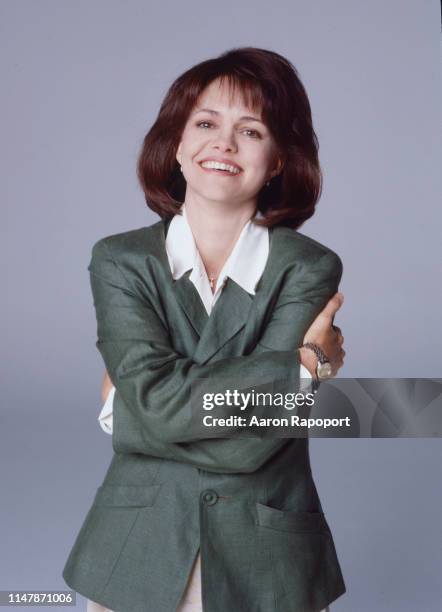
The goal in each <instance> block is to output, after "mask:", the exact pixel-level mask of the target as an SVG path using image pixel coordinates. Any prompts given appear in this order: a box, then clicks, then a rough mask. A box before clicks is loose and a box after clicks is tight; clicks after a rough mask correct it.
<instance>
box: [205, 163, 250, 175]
mask: <svg viewBox="0 0 442 612" xmlns="http://www.w3.org/2000/svg"><path fill="white" fill-rule="evenodd" d="M201 165H202V167H203V168H214V169H216V170H227V171H228V172H230V173H231V174H238V173H239V172H240V171H239V170H238V168H235V166H230V165H228V164H223V163H221V162H217V161H205V162H202V163H201Z"/></svg>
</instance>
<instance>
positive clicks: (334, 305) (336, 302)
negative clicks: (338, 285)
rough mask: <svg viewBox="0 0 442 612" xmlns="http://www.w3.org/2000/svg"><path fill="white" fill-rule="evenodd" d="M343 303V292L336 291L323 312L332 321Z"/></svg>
mask: <svg viewBox="0 0 442 612" xmlns="http://www.w3.org/2000/svg"><path fill="white" fill-rule="evenodd" d="M343 303H344V296H343V295H342V293H339V292H338V293H335V294H334V296H333V297H332V298H330V299H329V301H328V302H327V305H326V306H325V308H324V310H323V311H322V313H321V314H322V315H323V316H324V317H326V318H327V319H330V322H332V321H333V318H334V316H335V314H336V312H337V311H338V310H339V309H340V308H341V306H342V304H343Z"/></svg>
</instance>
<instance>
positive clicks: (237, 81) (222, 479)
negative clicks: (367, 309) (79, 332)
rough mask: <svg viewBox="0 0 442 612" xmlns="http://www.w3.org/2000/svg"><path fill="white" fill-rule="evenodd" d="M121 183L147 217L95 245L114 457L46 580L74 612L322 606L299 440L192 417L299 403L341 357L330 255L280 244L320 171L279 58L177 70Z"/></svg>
mask: <svg viewBox="0 0 442 612" xmlns="http://www.w3.org/2000/svg"><path fill="white" fill-rule="evenodd" d="M137 171H138V177H139V180H140V183H141V185H142V188H143V191H144V194H145V198H146V203H147V205H148V206H149V208H150V209H151V210H153V211H155V212H156V213H158V214H159V215H160V217H161V220H160V221H158V222H157V223H154V224H153V225H151V226H149V227H142V228H139V229H135V230H132V231H129V232H124V233H120V234H115V235H112V236H107V237H105V238H102V239H100V240H98V241H97V242H96V243H95V244H94V246H93V249H92V257H91V262H90V265H89V271H90V281H91V288H92V293H93V301H94V306H95V311H96V318H97V335H98V339H97V343H96V344H97V348H98V349H99V351H100V353H101V355H102V357H103V361H104V363H105V366H106V369H107V372H108V374H106V378H105V389H106V394H107V400H106V403H105V406H104V408H103V410H102V413H101V415H100V422H101V424H102V426H103V429H104V430H105V431H107V432H109V433H111V434H112V444H113V449H114V451H115V453H114V456H113V458H112V462H111V464H110V466H109V468H108V470H107V472H106V475H105V478H104V480H103V482H102V484H101V486H100V487H99V488H98V491H97V493H96V495H95V498H94V501H93V503H92V506H91V508H90V510H89V512H88V514H87V516H86V518H85V520H84V522H83V525H82V527H81V529H80V532H79V534H78V536H77V539H76V541H75V543H74V546H73V548H72V550H71V553H70V555H69V558H68V560H67V562H66V566H65V568H64V571H63V577H64V579H65V581H66V583H67V584H68V585H69V586H70V587H71V588H73V589H75V590H77V591H78V592H80V593H82V594H83V595H85V596H87V597H88V598H89V602H88V610H89V612H93V611H97V612H98V611H99V612H103V611H104V610H111V611H112V610H113V611H115V612H135V611H136V610H137V611H138V610H146V612H176V611H178V612H195V611H202V610H204V612H227V611H229V612H230V611H232V612H233V611H235V612H240V611H243V610H266V611H267V612H307V611H308V612H319V611H324V610H328V604H330V603H331V602H333V601H334V600H335V599H337V598H338V597H339V596H340V595H342V594H343V593H344V592H345V584H344V580H343V577H342V574H341V569H340V565H339V562H338V558H337V554H336V550H335V547H334V543H333V538H332V535H331V531H330V528H329V526H328V524H327V521H326V519H325V516H324V513H323V510H322V506H321V502H320V499H319V496H318V494H317V491H316V487H315V484H314V481H313V478H312V473H311V468H310V463H309V452H308V438H295V439H280V438H276V437H275V438H270V437H266V438H264V439H262V438H259V437H252V436H245V437H241V436H238V435H236V434H238V433H240V432H241V429H242V428H243V425H242V422H241V419H239V418H233V419H232V420H231V422H230V423H231V426H230V427H229V435H230V437H224V438H223V437H217V438H208V437H207V433H204V432H203V434H202V433H201V430H200V429H198V430H197V429H196V428H195V427H194V426H193V425H194V421H193V420H192V416H194V415H193V410H194V403H193V399H194V397H195V396H198V397H199V394H200V393H206V392H210V393H214V394H218V393H222V394H223V395H224V396H225V395H226V393H227V392H228V390H229V389H237V390H238V391H239V392H241V393H243V392H245V391H246V390H247V389H250V388H254V389H257V390H258V389H259V390H261V391H264V392H266V390H267V391H268V385H270V388H271V390H272V393H280V392H284V393H287V391H289V390H291V391H293V392H297V391H299V390H300V389H301V388H302V389H303V390H304V389H305V388H306V387H308V388H309V387H310V385H311V384H312V378H313V379H314V383H315V384H318V379H319V378H320V377H321V375H323V372H324V366H325V365H327V366H328V371H329V372H332V373H333V375H334V374H336V373H337V371H338V370H339V368H340V367H341V365H342V363H343V356H344V351H343V349H342V342H343V338H342V334H341V333H340V332H339V331H338V330H337V328H335V327H334V326H333V325H332V322H333V318H334V316H335V314H336V312H337V310H338V309H339V307H340V305H341V304H342V296H341V295H340V294H339V293H337V290H338V285H339V282H340V278H341V274H342V262H341V260H340V258H339V257H338V255H336V253H334V252H333V251H332V250H331V249H329V248H328V247H326V246H324V245H322V244H319V243H318V242H316V241H314V240H312V239H310V238H308V237H307V236H305V235H303V234H301V233H299V232H298V231H297V228H299V227H300V226H301V225H302V223H303V222H304V221H305V220H306V219H308V218H309V217H311V215H312V214H313V213H314V210H315V205H316V202H317V200H318V198H319V195H320V191H321V171H320V167H319V161H318V144H317V139H316V135H315V132H314V130H313V127H312V120H311V112H310V106H309V102H308V99H307V95H306V92H305V90H304V88H303V86H302V84H301V82H300V80H299V77H298V75H297V73H296V71H295V69H294V67H293V66H292V64H291V63H290V62H289V61H288V60H287V59H285V58H283V57H282V56H280V55H278V54H277V53H275V52H273V51H268V50H264V49H256V48H249V47H247V48H242V49H233V50H232V51H229V52H226V53H224V54H223V55H221V56H220V57H218V58H215V59H211V60H207V61H205V62H202V63H201V64H198V65H197V66H194V67H193V68H191V69H190V70H188V71H187V72H185V73H184V74H183V75H181V76H180V77H179V78H178V79H177V80H176V81H175V82H174V83H173V84H172V86H171V87H170V89H169V91H168V93H167V95H166V97H165V100H164V101H163V103H162V105H161V108H160V112H159V115H158V118H157V119H156V121H155V123H154V125H153V126H152V128H151V129H150V130H149V133H148V134H147V135H146V137H145V139H144V142H143V147H142V150H141V153H140V157H139V162H138V168H137ZM303 379H304V380H303ZM195 394H196V395H195ZM254 408H255V407H254V406H252V407H251V411H252V412H253V410H254ZM230 413H231V406H227V405H226V406H224V405H223V406H218V405H217V406H216V418H220V419H225V420H226V422H227V418H229V416H230V417H231V414H230ZM216 435H218V433H216Z"/></svg>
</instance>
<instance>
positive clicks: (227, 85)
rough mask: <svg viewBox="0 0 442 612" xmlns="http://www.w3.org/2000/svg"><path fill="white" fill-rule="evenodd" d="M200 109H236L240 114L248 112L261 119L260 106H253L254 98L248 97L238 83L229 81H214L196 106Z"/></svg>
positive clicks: (201, 95) (202, 93)
mask: <svg viewBox="0 0 442 612" xmlns="http://www.w3.org/2000/svg"><path fill="white" fill-rule="evenodd" d="M198 108H210V109H213V110H226V109H235V110H238V112H245V111H247V112H248V113H249V114H250V113H252V114H254V115H256V116H257V117H261V108H260V106H259V104H255V105H254V104H253V101H252V96H248V95H247V91H245V90H243V89H242V88H241V86H240V85H239V84H238V83H237V82H230V81H227V79H216V80H215V81H212V82H211V83H210V84H209V85H208V86H207V87H206V88H205V89H204V90H203V91H202V92H201V94H200V96H199V98H198V100H197V101H196V104H195V110H196V109H198Z"/></svg>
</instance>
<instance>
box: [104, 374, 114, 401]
mask: <svg viewBox="0 0 442 612" xmlns="http://www.w3.org/2000/svg"><path fill="white" fill-rule="evenodd" d="M113 386H114V385H113V383H112V381H111V379H110V378H109V374H108V373H107V370H104V378H103V382H102V385H101V399H102V400H103V404H104V402H105V401H106V399H107V396H108V395H109V391H110V390H111V389H112V387H113Z"/></svg>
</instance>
